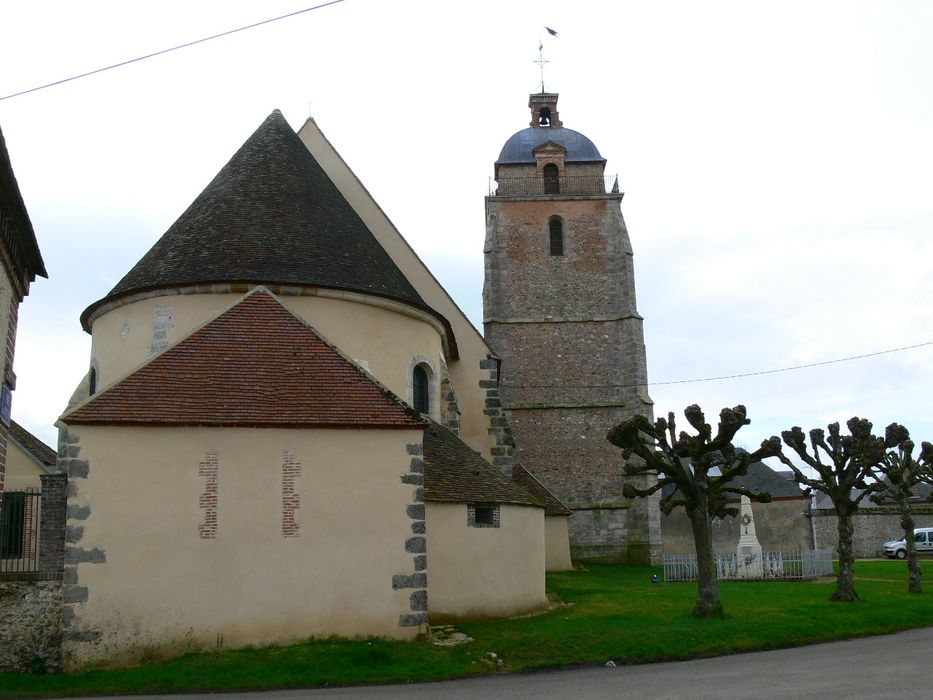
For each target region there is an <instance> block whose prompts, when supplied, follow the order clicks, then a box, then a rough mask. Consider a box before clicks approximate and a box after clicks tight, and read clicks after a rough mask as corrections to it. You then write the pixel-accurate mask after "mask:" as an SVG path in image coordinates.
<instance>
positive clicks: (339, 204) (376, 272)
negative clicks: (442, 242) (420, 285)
mask: <svg viewBox="0 0 933 700" xmlns="http://www.w3.org/2000/svg"><path fill="white" fill-rule="evenodd" d="M229 282H239V283H243V282H246V283H254V284H269V285H299V286H314V287H325V288H332V289H342V290H350V291H356V292H362V293H365V294H374V295H378V296H383V297H389V298H392V299H395V300H398V301H401V302H403V303H407V304H411V305H414V306H417V307H419V308H422V309H427V306H426V304H425V303H424V301H423V300H422V298H421V296H420V295H419V294H418V292H416V291H415V289H414V287H413V286H412V285H411V283H410V282H409V281H408V279H406V277H405V275H404V274H402V272H401V271H400V270H399V269H398V267H397V266H396V264H395V263H394V262H393V261H392V259H391V258H390V257H389V255H388V253H386V251H385V249H384V248H383V247H382V246H381V245H380V244H379V242H378V241H377V240H376V238H375V237H374V236H373V234H372V232H371V231H370V230H369V228H368V227H367V226H366V224H365V223H364V222H363V220H362V219H361V218H360V217H359V215H358V214H357V213H356V211H355V210H354V208H353V207H352V206H351V205H350V203H349V202H347V200H346V199H345V198H344V196H343V195H342V194H341V193H340V190H339V189H338V188H337V186H336V185H334V183H333V182H332V181H331V179H330V178H329V177H328V176H327V174H326V173H325V172H324V170H323V169H322V168H321V166H320V165H319V164H318V162H317V161H316V160H315V159H314V157H313V156H312V155H311V152H310V151H309V150H308V149H307V148H306V147H305V145H304V144H303V143H302V142H301V140H300V139H299V138H298V135H297V134H296V133H295V132H294V131H293V130H292V128H291V127H290V126H289V125H288V122H287V121H285V117H283V116H282V113H281V112H280V111H278V110H275V111H274V112H272V114H270V115H269V116H268V117H267V118H266V120H265V121H264V122H263V123H262V124H261V125H260V127H259V128H258V129H257V130H256V131H255V133H253V135H252V136H250V138H249V139H247V141H246V143H244V144H243V146H241V147H240V149H239V150H238V151H237V152H236V154H235V155H234V156H233V157H232V158H231V159H230V162H228V163H227V164H226V165H225V166H224V167H223V168H222V169H221V171H220V172H219V173H218V174H217V176H216V177H215V178H214V179H213V180H212V181H211V183H210V184H209V185H208V186H207V187H206V188H205V189H204V191H203V192H202V193H201V194H200V195H199V196H198V197H197V199H195V200H194V202H193V203H192V204H191V206H189V207H188V209H187V210H186V211H185V212H184V213H183V214H182V215H181V216H180V217H179V218H178V220H177V221H176V222H175V223H174V224H172V226H171V227H170V228H169V229H168V231H166V232H165V234H164V235H163V236H162V237H161V238H160V239H159V240H158V241H157V242H156V243H155V245H153V246H152V248H151V249H150V250H149V252H148V253H146V255H144V256H143V258H142V259H141V260H140V261H139V262H138V263H136V265H135V266H134V267H133V269H131V270H130V271H129V272H128V273H127V274H126V276H125V277H123V279H122V280H120V281H119V282H118V283H117V285H116V286H115V287H114V288H113V289H112V290H111V291H110V293H109V294H108V295H107V296H106V297H104V298H103V299H101V300H99V301H97V302H95V303H94V304H92V305H91V306H89V307H88V308H87V309H85V311H84V313H83V314H82V315H81V322H82V325H83V326H84V328H85V330H88V329H89V323H90V318H91V315H92V314H93V313H94V311H95V310H96V309H97V308H99V307H101V306H103V305H104V304H106V303H107V302H109V301H112V300H113V299H115V298H118V297H122V296H127V295H130V294H132V293H136V292H144V291H149V290H154V289H162V288H166V287H178V286H185V285H193V284H211V283H229ZM433 313H434V314H435V315H437V314H436V312H433Z"/></svg>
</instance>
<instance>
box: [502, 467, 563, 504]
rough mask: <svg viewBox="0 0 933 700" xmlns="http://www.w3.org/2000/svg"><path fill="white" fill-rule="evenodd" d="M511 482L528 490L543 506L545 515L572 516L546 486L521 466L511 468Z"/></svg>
mask: <svg viewBox="0 0 933 700" xmlns="http://www.w3.org/2000/svg"><path fill="white" fill-rule="evenodd" d="M512 480H513V481H514V482H515V483H517V484H519V485H520V486H522V487H523V488H525V489H527V490H528V493H530V494H532V495H533V496H534V497H535V498H537V499H538V500H539V501H541V502H542V503H543V504H544V514H545V515H572V514H573V511H572V510H570V508H568V507H567V506H565V505H564V504H563V502H562V501H561V500H560V499H559V498H558V497H557V496H555V495H554V494H553V493H552V492H551V491H550V490H549V489H548V487H547V486H545V485H544V484H542V483H541V482H540V481H538V478H537V477H536V476H535V475H534V474H532V473H531V472H530V471H528V470H527V469H525V468H524V467H523V466H522V465H520V464H516V465H515V466H514V467H512Z"/></svg>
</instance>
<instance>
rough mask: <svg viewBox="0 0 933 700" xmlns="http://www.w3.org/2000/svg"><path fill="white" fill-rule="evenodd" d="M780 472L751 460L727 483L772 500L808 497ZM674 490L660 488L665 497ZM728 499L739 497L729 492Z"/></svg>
mask: <svg viewBox="0 0 933 700" xmlns="http://www.w3.org/2000/svg"><path fill="white" fill-rule="evenodd" d="M736 452H745V450H744V449H742V448H740V447H739V448H736ZM716 473H717V474H718V473H719V472H718V471H717V472H716ZM781 474H783V472H778V471H775V470H774V469H772V468H771V467H769V466H768V465H767V464H765V463H764V462H760V461H759V462H751V463H750V464H749V465H748V472H747V473H746V474H745V475H743V476H737V477H735V478H734V479H733V480H732V481H731V482H729V483H730V486H744V487H745V488H747V489H748V490H749V491H751V492H752V493H769V494H771V498H772V499H773V500H780V499H785V498H809V496H808V495H807V494H806V493H804V492H803V490H802V489H801V488H800V487H799V486H798V485H797V483H796V482H795V481H792V480H788V479H787V478H786V477H784V476H781ZM676 490H677V489H676V487H675V486H674V485H673V484H668V485H667V486H665V487H664V488H663V489H662V490H661V495H662V496H663V497H667V495H668V494H669V493H671V492H672V491H676ZM728 500H729V501H736V502H738V501H739V500H740V497H739V496H737V495H735V494H729V498H728Z"/></svg>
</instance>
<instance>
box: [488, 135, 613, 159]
mask: <svg viewBox="0 0 933 700" xmlns="http://www.w3.org/2000/svg"><path fill="white" fill-rule="evenodd" d="M548 141H551V142H553V143H556V144H557V145H558V146H563V147H564V148H565V149H567V155H566V157H565V160H566V161H567V162H568V163H572V162H578V163H580V162H584V163H605V162H606V159H605V158H603V157H602V156H601V155H600V154H599V150H598V149H597V148H596V145H595V144H594V143H593V142H592V141H590V140H589V139H588V138H587V137H586V136H584V135H583V134H581V133H580V132H579V131H574V130H573V129H566V128H564V127H562V126H556V127H553V126H552V127H540V128H536V127H528V128H527V129H522V130H521V131H519V132H517V133H515V134H513V135H512V136H511V137H509V140H508V141H506V142H505V145H504V146H503V147H502V152H501V153H500V154H499V158H498V159H497V160H496V165H512V164H515V163H534V162H535V154H534V152H533V151H534V149H536V148H537V147H538V146H541V145H542V144H545V143H547V142H548Z"/></svg>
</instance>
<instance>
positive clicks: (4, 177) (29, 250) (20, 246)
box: [0, 131, 49, 286]
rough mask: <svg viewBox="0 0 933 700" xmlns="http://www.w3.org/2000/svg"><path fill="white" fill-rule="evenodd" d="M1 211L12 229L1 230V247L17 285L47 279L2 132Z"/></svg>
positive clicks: (0, 134) (0, 168)
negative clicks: (17, 282) (10, 261)
mask: <svg viewBox="0 0 933 700" xmlns="http://www.w3.org/2000/svg"><path fill="white" fill-rule="evenodd" d="M0 209H3V210H5V212H6V215H7V216H9V217H10V218H11V219H12V221H13V222H14V225H13V226H12V227H9V229H8V228H6V227H4V229H3V243H4V244H5V245H6V247H7V251H8V252H9V255H10V258H11V259H12V260H13V265H14V267H15V270H16V273H17V274H18V275H21V276H22V279H21V280H20V282H22V283H24V284H26V285H27V286H28V284H29V283H30V282H32V281H33V280H34V279H35V278H36V276H37V275H38V276H39V277H48V276H49V275H48V273H47V272H46V271H45V263H44V262H42V254H41V253H40V252H39V244H38V242H37V241H36V233H35V231H34V230H33V228H32V222H31V221H30V219H29V213H28V212H27V211H26V204H25V203H24V202H23V196H22V194H20V191H19V184H18V183H17V182H16V175H14V174H13V165H12V163H11V162H10V153H9V152H8V151H7V149H6V140H5V139H4V138H3V131H0Z"/></svg>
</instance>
